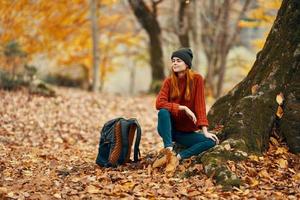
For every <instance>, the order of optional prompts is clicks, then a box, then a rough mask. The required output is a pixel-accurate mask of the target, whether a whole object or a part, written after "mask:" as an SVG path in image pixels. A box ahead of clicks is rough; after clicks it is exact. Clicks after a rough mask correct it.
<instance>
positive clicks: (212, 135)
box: [202, 126, 219, 144]
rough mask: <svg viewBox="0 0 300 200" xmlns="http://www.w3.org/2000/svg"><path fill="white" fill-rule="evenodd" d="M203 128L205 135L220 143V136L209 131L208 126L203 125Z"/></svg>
mask: <svg viewBox="0 0 300 200" xmlns="http://www.w3.org/2000/svg"><path fill="white" fill-rule="evenodd" d="M202 130H203V134H204V136H205V137H207V138H210V139H212V140H213V141H215V142H216V144H219V139H218V137H217V136H216V135H215V134H213V133H210V132H208V131H207V127H206V126H203V127H202Z"/></svg>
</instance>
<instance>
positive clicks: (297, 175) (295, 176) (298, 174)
mask: <svg viewBox="0 0 300 200" xmlns="http://www.w3.org/2000/svg"><path fill="white" fill-rule="evenodd" d="M293 179H294V180H296V181H300V172H299V173H297V174H295V175H294V176H293Z"/></svg>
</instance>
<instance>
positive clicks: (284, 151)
mask: <svg viewBox="0 0 300 200" xmlns="http://www.w3.org/2000/svg"><path fill="white" fill-rule="evenodd" d="M287 152H288V150H287V149H286V148H284V147H278V149H277V150H276V152H275V154H284V153H287Z"/></svg>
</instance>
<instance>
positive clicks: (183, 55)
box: [171, 48, 193, 69]
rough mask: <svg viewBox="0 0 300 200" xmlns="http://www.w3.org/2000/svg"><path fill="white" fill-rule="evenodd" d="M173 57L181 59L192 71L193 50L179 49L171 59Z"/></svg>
mask: <svg viewBox="0 0 300 200" xmlns="http://www.w3.org/2000/svg"><path fill="white" fill-rule="evenodd" d="M173 57H177V58H180V59H181V60H183V61H184V62H185V64H187V66H189V68H190V69H191V67H192V60H193V52H192V50H191V49H189V48H182V49H178V50H177V51H174V52H173V53H172V56H171V59H172V58H173Z"/></svg>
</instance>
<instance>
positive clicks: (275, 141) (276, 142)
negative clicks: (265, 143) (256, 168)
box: [270, 137, 279, 145]
mask: <svg viewBox="0 0 300 200" xmlns="http://www.w3.org/2000/svg"><path fill="white" fill-rule="evenodd" d="M270 141H271V143H272V144H273V145H278V144H279V143H278V141H277V140H276V139H275V138H274V137H270Z"/></svg>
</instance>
